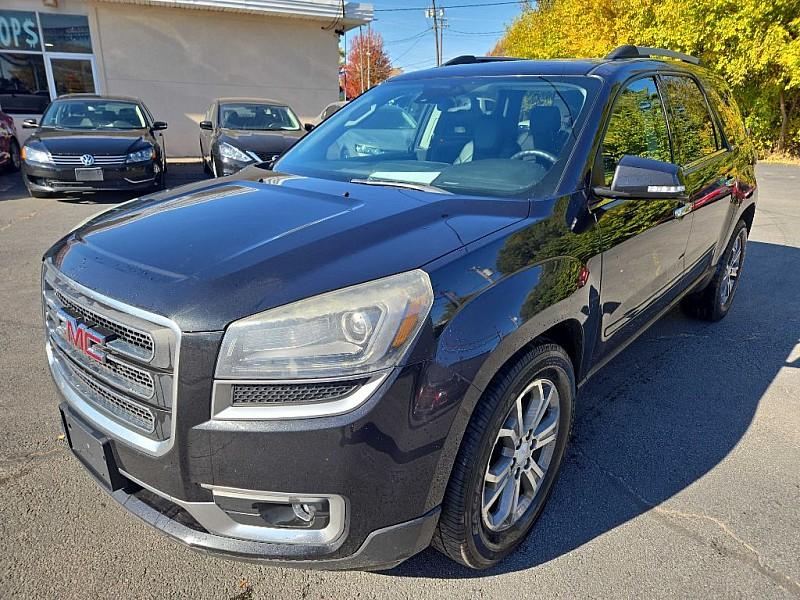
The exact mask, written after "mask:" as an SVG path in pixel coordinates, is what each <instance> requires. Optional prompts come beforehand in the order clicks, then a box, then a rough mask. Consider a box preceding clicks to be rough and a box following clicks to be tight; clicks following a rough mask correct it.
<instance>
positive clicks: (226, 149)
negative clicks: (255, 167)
mask: <svg viewBox="0 0 800 600" xmlns="http://www.w3.org/2000/svg"><path fill="white" fill-rule="evenodd" d="M219 154H220V156H222V158H228V159H230V160H235V161H236V162H252V160H253V158H252V157H251V156H249V155H247V154H245V153H244V152H242V151H241V150H239V149H238V148H237V147H236V146H231V145H230V144H229V143H227V142H221V143H220V145H219Z"/></svg>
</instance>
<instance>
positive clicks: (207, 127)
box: [200, 121, 214, 131]
mask: <svg viewBox="0 0 800 600" xmlns="http://www.w3.org/2000/svg"><path fill="white" fill-rule="evenodd" d="M200 129H205V130H206V131H211V130H212V129H214V124H213V123H212V122H211V121H200Z"/></svg>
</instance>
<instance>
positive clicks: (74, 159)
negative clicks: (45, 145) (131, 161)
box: [50, 154, 128, 168]
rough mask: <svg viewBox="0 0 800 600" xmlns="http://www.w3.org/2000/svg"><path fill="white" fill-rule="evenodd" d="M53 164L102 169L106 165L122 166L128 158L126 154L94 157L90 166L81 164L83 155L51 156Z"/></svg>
mask: <svg viewBox="0 0 800 600" xmlns="http://www.w3.org/2000/svg"><path fill="white" fill-rule="evenodd" d="M50 156H51V157H52V159H53V163H55V165H56V166H58V167H79V168H81V167H95V166H98V167H102V166H106V165H122V164H125V161H126V160H127V158H128V155H127V154H114V155H108V156H94V155H93V156H94V162H93V163H92V164H91V165H84V164H83V160H82V157H83V154H78V155H72V154H51V155H50Z"/></svg>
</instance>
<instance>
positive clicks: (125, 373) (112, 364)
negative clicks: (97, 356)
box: [103, 356, 153, 395]
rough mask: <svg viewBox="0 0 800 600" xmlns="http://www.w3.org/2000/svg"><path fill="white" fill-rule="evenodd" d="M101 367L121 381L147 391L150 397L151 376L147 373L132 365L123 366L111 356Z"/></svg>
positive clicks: (151, 389)
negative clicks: (123, 380)
mask: <svg viewBox="0 0 800 600" xmlns="http://www.w3.org/2000/svg"><path fill="white" fill-rule="evenodd" d="M103 366H104V367H106V368H108V370H109V371H113V372H114V373H116V374H117V375H119V376H120V377H122V378H123V379H126V380H128V381H130V382H132V383H136V384H138V385H140V386H142V387H143V388H145V389H147V390H149V392H150V395H152V393H153V376H152V375H150V373H148V372H147V371H145V370H143V369H140V368H138V367H134V366H133V365H128V364H125V363H124V362H121V361H119V360H117V359H116V358H114V357H113V356H108V357H106V362H105V363H103Z"/></svg>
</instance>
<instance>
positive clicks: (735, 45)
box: [494, 0, 800, 154]
mask: <svg viewBox="0 0 800 600" xmlns="http://www.w3.org/2000/svg"><path fill="white" fill-rule="evenodd" d="M587 32H591V35H587ZM621 44H636V45H640V46H660V47H665V48H671V49H673V50H679V51H682V52H687V53H689V54H693V55H695V56H699V57H700V58H701V59H702V60H703V62H704V63H705V64H707V65H709V66H710V67H711V68H712V69H714V70H715V71H716V72H717V73H719V74H720V75H721V76H722V77H724V78H725V80H726V81H728V82H729V83H730V84H731V85H732V86H733V88H734V91H735V93H736V96H737V100H738V101H739V103H740V104H741V105H742V108H743V109H744V112H745V114H746V121H747V124H748V127H749V128H750V130H751V132H752V135H753V138H754V141H755V142H756V144H757V146H758V148H759V149H760V150H761V151H762V152H769V151H776V152H779V153H784V152H791V153H793V154H800V114H799V113H800V0H735V1H734V0H640V1H639V2H627V1H626V0H598V1H597V2H593V1H590V0H546V1H543V2H539V3H537V4H536V5H533V6H531V7H529V8H527V9H525V10H523V12H522V14H521V15H520V16H519V17H518V18H517V19H516V20H515V21H514V22H513V23H512V24H511V26H510V27H509V29H508V31H507V33H506V34H505V36H504V37H503V38H502V39H501V40H500V42H499V43H498V46H497V48H495V51H494V53H496V54H510V55H514V56H521V57H526V58H555V57H569V56H581V57H590V56H603V55H604V54H606V53H607V52H608V51H610V50H611V49H613V48H614V47H616V46H619V45H621Z"/></svg>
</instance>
